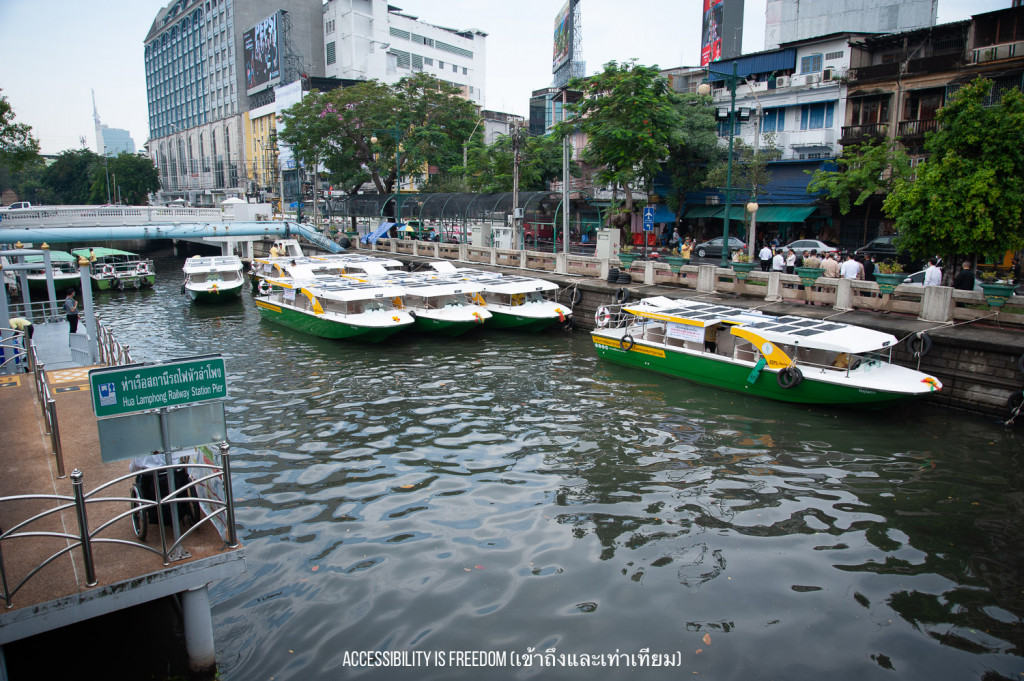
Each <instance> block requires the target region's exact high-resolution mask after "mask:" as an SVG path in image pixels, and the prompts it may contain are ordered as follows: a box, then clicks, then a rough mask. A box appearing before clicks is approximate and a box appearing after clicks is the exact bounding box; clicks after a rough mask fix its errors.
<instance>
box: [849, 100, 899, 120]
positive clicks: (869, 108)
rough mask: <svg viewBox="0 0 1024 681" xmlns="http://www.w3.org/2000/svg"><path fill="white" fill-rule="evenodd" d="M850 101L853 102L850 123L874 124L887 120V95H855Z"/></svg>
mask: <svg viewBox="0 0 1024 681" xmlns="http://www.w3.org/2000/svg"><path fill="white" fill-rule="evenodd" d="M851 101H852V103H853V106H852V107H851V109H852V111H853V116H852V118H851V120H850V123H851V124H853V125H875V124H876V123H888V122H889V95H876V96H874V97H857V98H856V99H853V100H851Z"/></svg>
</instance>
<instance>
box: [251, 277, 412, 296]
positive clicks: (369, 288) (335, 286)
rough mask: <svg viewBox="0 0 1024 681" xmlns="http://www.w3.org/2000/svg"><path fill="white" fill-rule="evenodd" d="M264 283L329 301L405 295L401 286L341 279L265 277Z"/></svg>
mask: <svg viewBox="0 0 1024 681" xmlns="http://www.w3.org/2000/svg"><path fill="white" fill-rule="evenodd" d="M266 281H267V282H269V283H270V284H272V285H274V286H280V287H281V288H290V289H296V290H299V289H305V290H306V291H308V292H309V293H310V294H312V295H314V296H316V297H317V298H324V299H330V300H342V301H349V300H374V299H377V298H397V297H401V296H403V295H405V290H404V289H403V288H402V287H401V286H395V285H394V284H384V283H372V282H363V281H356V280H355V279H348V278H343V277H318V278H316V279H291V278H274V277H267V278H266Z"/></svg>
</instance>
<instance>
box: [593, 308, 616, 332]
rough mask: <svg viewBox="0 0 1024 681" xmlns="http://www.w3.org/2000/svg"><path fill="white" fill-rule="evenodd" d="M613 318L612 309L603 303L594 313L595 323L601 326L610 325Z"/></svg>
mask: <svg viewBox="0 0 1024 681" xmlns="http://www.w3.org/2000/svg"><path fill="white" fill-rule="evenodd" d="M611 320H612V311H611V310H609V309H608V308H607V307H605V306H604V305H602V306H601V307H599V308H597V312H595V313H594V323H595V324H597V325H598V326H599V327H600V328H602V329H603V328H604V327H606V326H608V322H610V321H611Z"/></svg>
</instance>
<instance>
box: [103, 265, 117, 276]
mask: <svg viewBox="0 0 1024 681" xmlns="http://www.w3.org/2000/svg"><path fill="white" fill-rule="evenodd" d="M102 272H103V276H104V277H112V276H114V266H113V265H104V266H103V270H102Z"/></svg>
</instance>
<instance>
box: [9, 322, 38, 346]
mask: <svg viewBox="0 0 1024 681" xmlns="http://www.w3.org/2000/svg"><path fill="white" fill-rule="evenodd" d="M11 328H12V329H14V330H15V331H23V332H24V333H25V337H26V338H32V333H33V332H34V331H35V327H34V326H32V322H31V321H29V320H27V319H25V318H24V317H12V318H11ZM25 349H26V350H27V349H28V343H26V344H25Z"/></svg>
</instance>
